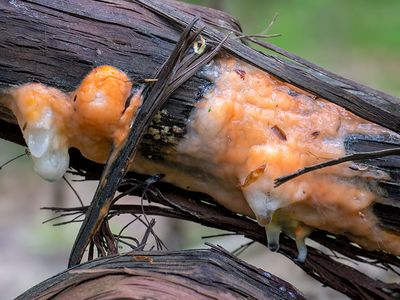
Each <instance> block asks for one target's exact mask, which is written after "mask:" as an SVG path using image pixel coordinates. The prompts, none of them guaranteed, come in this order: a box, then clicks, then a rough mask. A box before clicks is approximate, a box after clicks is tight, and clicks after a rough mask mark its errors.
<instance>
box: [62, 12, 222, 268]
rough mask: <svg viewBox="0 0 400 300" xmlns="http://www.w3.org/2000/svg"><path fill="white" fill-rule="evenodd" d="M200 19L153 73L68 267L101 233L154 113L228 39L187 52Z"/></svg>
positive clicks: (113, 154) (107, 169)
mask: <svg viewBox="0 0 400 300" xmlns="http://www.w3.org/2000/svg"><path fill="white" fill-rule="evenodd" d="M198 20H199V19H198V18H195V19H193V21H192V22H191V23H190V24H189V25H188V26H187V27H186V28H185V30H184V32H183V33H182V36H181V38H180V40H179V41H178V43H177V44H176V46H175V49H174V50H173V52H172V53H171V55H170V57H169V58H168V60H167V61H166V62H165V63H164V65H163V67H162V68H161V70H160V71H158V72H157V73H158V74H156V76H153V78H156V79H157V82H156V83H155V84H154V86H151V87H149V88H148V89H147V90H145V91H144V93H143V98H144V100H143V101H144V103H143V105H142V107H141V108H140V111H139V113H138V115H137V116H136V118H135V120H134V122H133V124H132V126H131V131H130V133H129V135H128V138H127V140H126V141H125V142H124V143H123V144H122V145H121V146H119V147H118V148H116V149H113V150H112V152H111V154H110V157H109V159H108V161H107V164H106V167H105V169H104V171H103V174H102V176H101V178H100V182H99V185H98V187H97V190H96V193H95V195H94V197H93V200H92V202H91V205H90V209H89V210H88V212H87V213H86V217H85V220H84V221H83V224H82V226H81V229H80V230H79V233H78V235H77V238H76V240H75V243H74V246H73V248H72V251H71V256H70V259H69V263H68V265H69V267H71V266H75V265H77V264H79V263H80V261H81V259H82V256H83V254H84V251H85V249H86V247H87V245H89V243H90V241H91V240H92V239H93V237H94V236H95V235H96V234H97V233H98V231H99V228H100V227H101V224H102V223H103V221H104V218H105V217H106V216H107V214H108V210H109V207H110V205H111V203H112V200H113V198H114V194H115V192H116V191H117V189H118V186H119V184H120V182H121V180H122V178H123V177H124V176H125V174H126V172H127V169H128V164H129V162H130V161H131V160H132V158H133V157H134V155H135V153H136V151H137V148H138V145H139V143H140V141H141V138H142V137H143V135H144V133H145V132H146V131H147V129H148V127H149V125H150V122H151V120H152V119H153V117H154V115H155V114H156V113H157V111H158V110H159V109H160V107H161V106H162V105H163V104H164V103H165V101H166V100H167V99H168V98H169V96H171V94H172V93H173V92H174V91H175V90H176V89H177V88H178V87H179V86H180V85H182V84H183V83H184V82H185V81H186V80H187V79H189V78H190V77H192V76H193V75H194V74H195V73H196V72H197V71H198V70H199V69H200V68H201V67H202V66H204V65H205V64H207V63H208V62H209V61H210V60H211V59H212V58H213V57H214V56H215V55H216V54H217V53H218V52H219V50H220V48H221V46H222V45H223V43H224V41H225V40H226V39H225V40H223V41H221V43H220V44H219V45H218V46H216V47H215V48H214V49H210V48H208V49H207V50H205V51H204V53H202V54H201V55H199V54H197V53H192V54H188V53H187V50H188V49H189V48H190V47H191V45H192V43H193V41H194V40H195V39H196V38H197V37H198V35H199V34H200V32H201V29H199V30H198V31H197V32H195V33H194V34H191V30H192V28H193V26H194V25H195V24H196V22H197V21H198ZM189 68H190V69H189Z"/></svg>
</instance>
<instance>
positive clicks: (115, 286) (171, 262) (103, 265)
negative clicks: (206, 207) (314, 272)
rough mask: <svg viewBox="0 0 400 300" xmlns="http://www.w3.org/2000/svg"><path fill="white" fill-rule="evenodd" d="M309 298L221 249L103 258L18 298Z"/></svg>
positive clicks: (128, 254)
mask: <svg viewBox="0 0 400 300" xmlns="http://www.w3.org/2000/svg"><path fill="white" fill-rule="evenodd" d="M99 297H100V298H101V299H121V298H124V299H149V298H152V299H155V298H156V299H176V298H177V297H182V298H185V297H186V298H189V299H305V298H304V296H303V295H302V294H301V293H300V292H299V291H298V290H296V288H294V287H293V286H291V285H290V284H288V283H287V282H284V281H283V280H281V279H279V278H277V277H276V276H274V275H272V274H270V273H268V272H264V271H262V270H260V269H257V268H254V267H252V266H250V265H248V264H245V263H243V261H241V260H239V259H237V258H236V257H234V256H232V255H230V254H229V253H227V252H226V251H224V250H223V249H221V248H218V247H213V248H212V249H211V250H205V249H204V250H191V251H174V252H157V251H153V252H150V253H149V252H135V253H127V254H125V255H121V256H114V257H108V258H103V259H97V260H94V261H91V262H88V263H85V264H82V265H80V266H77V267H75V268H72V269H69V270H66V271H64V272H62V273H60V274H57V275H55V276H53V277H52V278H50V279H48V280H45V281H43V282H42V283H40V284H38V285H36V286H34V287H33V288H31V289H30V290H28V291H26V292H25V293H24V294H22V295H20V296H19V297H17V299H21V300H22V299H89V298H99Z"/></svg>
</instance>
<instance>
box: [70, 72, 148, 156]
mask: <svg viewBox="0 0 400 300" xmlns="http://www.w3.org/2000/svg"><path fill="white" fill-rule="evenodd" d="M131 90H132V83H131V81H130V80H129V78H128V76H127V75H126V74H125V73H124V72H122V71H120V70H118V69H116V68H114V67H112V66H100V67H97V68H96V69H94V70H93V71H92V72H90V73H89V74H88V75H87V76H86V77H85V79H84V80H83V81H82V83H81V85H80V86H79V87H78V89H77V90H76V91H75V92H74V93H72V95H71V98H72V101H73V102H74V104H73V105H74V110H75V112H74V115H73V118H72V124H71V127H74V128H72V130H71V131H70V132H71V134H70V140H71V145H73V146H75V147H76V148H78V149H80V151H81V152H82V153H83V154H84V155H85V156H86V157H87V158H89V159H91V160H94V161H97V162H105V160H106V159H107V157H108V154H109V151H110V148H111V145H112V144H119V143H121V142H122V141H123V140H124V139H125V137H126V135H127V133H128V130H129V126H130V124H131V122H132V118H133V115H134V114H135V113H136V110H137V108H138V107H139V105H140V104H141V100H140V93H137V94H136V95H134V96H132V97H130V93H131Z"/></svg>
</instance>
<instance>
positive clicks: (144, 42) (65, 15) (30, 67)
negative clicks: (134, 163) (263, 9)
mask: <svg viewBox="0 0 400 300" xmlns="http://www.w3.org/2000/svg"><path fill="white" fill-rule="evenodd" d="M195 15H199V16H201V17H202V18H203V21H200V22H198V23H196V28H200V27H202V26H203V25H205V23H207V24H210V23H214V22H216V23H218V24H219V25H221V24H220V23H221V22H222V23H223V24H224V26H225V27H230V28H232V29H234V30H240V28H239V27H238V25H237V24H236V23H235V21H234V20H233V19H232V18H231V17H230V16H227V15H226V14H223V13H221V12H217V11H214V10H209V9H205V8H202V7H195V6H189V5H186V4H183V3H175V2H169V1H168V2H167V1H155V0H147V1H140V0H137V1H124V0H107V1H95V0H91V1H79V0H71V1H65V2H59V1H50V0H30V1H28V0H24V1H2V2H0V88H7V87H9V86H11V85H15V84H21V83H25V82H31V81H40V82H42V83H45V84H49V85H52V86H56V87H59V88H61V89H63V90H67V91H70V90H73V89H74V88H75V87H76V86H77V85H78V83H79V81H80V80H81V78H82V77H83V76H84V75H85V74H86V73H87V72H88V71H89V70H91V69H92V68H93V67H94V66H97V65H102V64H111V65H114V66H116V67H118V68H120V69H122V70H124V71H125V72H127V73H128V74H129V75H130V76H131V77H132V78H134V79H139V80H142V79H144V78H151V77H152V76H153V75H154V74H155V72H156V71H157V70H158V69H159V68H160V66H161V65H162V64H163V63H164V62H165V61H166V60H167V58H168V56H169V55H170V53H171V52H172V50H173V49H174V47H175V43H176V42H177V40H178V39H179V37H180V34H181V31H182V29H183V28H184V27H185V26H186V25H187V24H188V23H189V22H190V21H192V19H193V17H194V16H195ZM203 22H205V23H203ZM203 34H204V36H205V37H206V38H207V39H209V40H211V41H214V42H216V43H218V42H220V41H222V39H223V38H224V37H225V33H223V32H221V31H218V30H216V29H215V28H212V27H209V26H207V27H206V28H205V29H204V31H203ZM265 46H266V47H268V48H270V49H272V50H275V51H276V52H277V53H280V54H282V55H284V56H286V57H288V58H289V59H290V60H286V59H283V58H281V57H272V56H266V55H263V54H260V53H258V52H256V51H254V50H252V49H251V48H249V47H248V46H246V45H245V44H243V43H241V42H239V41H237V40H229V41H228V42H227V43H225V44H224V48H225V50H226V51H227V52H229V53H231V54H233V55H235V56H237V57H240V58H242V59H243V60H245V61H248V62H249V63H251V64H255V65H256V66H258V67H260V68H261V69H264V70H266V71H269V72H270V73H272V74H274V75H276V76H277V77H280V78H282V79H284V80H286V81H288V82H291V83H293V84H295V85H297V86H300V87H301V88H303V89H306V90H309V91H311V92H313V93H314V94H316V95H318V96H321V97H324V98H326V99H328V100H330V101H333V102H335V103H337V104H339V105H341V106H343V107H346V108H348V109H349V110H351V111H353V112H355V113H356V114H358V115H360V116H362V117H364V118H366V119H369V120H371V121H374V122H376V123H378V124H381V125H383V126H386V127H388V128H391V129H393V130H395V131H397V132H400V109H398V108H399V100H398V99H397V98H394V97H392V96H389V95H386V94H384V93H382V92H379V91H375V90H372V89H370V88H367V87H364V86H362V85H359V84H357V83H354V82H351V81H349V80H346V79H343V78H341V77H339V76H336V75H334V74H331V73H329V72H327V71H325V70H322V69H320V68H319V67H317V66H314V65H312V64H310V63H308V62H305V61H303V60H301V59H300V58H298V57H295V56H293V55H291V54H289V53H287V52H285V51H283V50H281V49H278V48H276V47H275V46H273V45H269V44H266V45H265ZM207 84H208V83H207V82H206V81H205V80H204V79H201V78H199V77H197V76H193V77H192V78H191V79H190V80H188V81H187V82H186V83H185V84H184V85H183V86H182V87H180V88H179V89H178V90H177V91H176V92H175V93H174V94H173V95H172V96H171V97H170V98H169V99H168V101H167V102H166V104H165V108H166V109H167V110H168V111H169V112H170V114H169V115H168V116H163V117H162V119H161V123H160V124H161V125H168V126H174V125H175V126H179V127H181V128H184V127H185V123H186V120H187V118H188V116H189V114H190V112H191V110H192V108H193V104H194V103H195V102H196V101H197V100H198V99H199V98H201V94H199V91H201V88H202V87H204V86H206V85H207ZM0 119H1V121H0V137H2V138H5V139H8V140H11V141H14V142H18V143H21V144H23V140H22V139H21V134H20V131H19V129H18V127H17V126H16V125H15V119H13V118H12V117H10V115H9V113H7V112H6V110H5V109H4V108H1V107H0ZM178 138H179V137H178ZM165 146H166V145H165V144H163V143H162V142H154V141H153V140H151V139H150V138H148V137H147V136H144V139H143V140H142V144H141V151H143V152H145V154H146V155H152V156H153V157H156V158H157V157H158V158H162V156H163V151H164V149H165ZM71 166H72V167H74V168H75V169H78V170H82V171H84V173H85V174H86V175H87V176H89V177H90V176H92V177H94V178H99V175H100V174H101V171H102V169H101V167H100V166H98V165H95V164H93V163H90V162H88V161H87V160H84V159H82V157H80V155H79V154H77V153H76V152H73V155H72V161H71ZM131 176H135V178H138V177H137V175H132V174H131ZM122 188H123V187H120V189H122ZM159 189H160V190H161V191H162V192H163V194H164V197H161V196H159V197H158V198H157V197H154V199H153V200H154V201H158V202H160V201H161V202H162V203H163V204H164V205H165V206H166V207H167V208H170V210H167V211H164V212H163V213H161V214H164V215H168V216H173V217H178V218H182V219H188V220H192V221H193V220H194V221H196V222H199V223H202V224H204V225H207V226H212V227H216V228H222V229H226V230H230V231H233V232H236V233H239V234H243V235H245V236H247V237H250V238H252V239H254V240H256V241H259V242H260V243H263V244H266V238H265V234H264V232H263V229H262V228H260V227H258V225H257V224H256V223H255V222H254V221H252V220H249V219H247V218H242V217H239V216H236V215H234V214H232V213H230V212H228V211H226V210H224V209H222V208H220V207H216V206H215V205H205V204H204V203H200V202H195V201H190V200H188V199H189V198H190V199H205V198H204V197H205V196H203V195H202V196H198V195H196V194H193V193H186V192H185V191H182V190H180V189H176V188H174V187H171V186H169V185H160V186H159ZM157 199H158V200H157ZM167 200H168V201H167ZM171 209H172V210H171ZM157 212H158V211H157ZM149 213H151V211H150V212H149ZM154 213H156V211H154ZM312 238H313V239H314V240H316V241H318V242H319V243H321V244H322V245H325V246H327V247H328V248H330V249H331V250H333V251H336V252H338V253H342V254H344V255H345V256H347V257H350V258H352V259H355V260H361V261H363V260H365V259H372V260H374V262H375V263H376V264H377V265H379V266H397V267H398V266H399V262H398V259H397V258H395V257H393V256H390V255H383V254H381V253H375V252H368V251H364V250H362V249H359V248H357V247H355V246H353V245H352V244H350V243H349V242H348V241H347V240H346V239H343V238H339V237H337V238H335V239H332V238H330V237H329V235H327V234H326V233H323V232H317V233H315V234H313V235H312ZM280 251H281V253H283V254H285V255H286V256H288V257H291V258H294V257H295V255H296V250H295V245H294V243H293V241H291V240H290V239H289V238H288V237H284V238H283V241H282V247H281V250H280ZM309 252H310V254H309V256H308V259H307V261H306V263H305V264H299V263H298V264H299V265H300V267H302V268H303V269H304V270H305V271H306V272H307V273H309V274H310V275H311V276H313V277H314V278H316V279H318V280H320V281H321V282H323V283H324V284H326V285H329V286H332V287H333V288H335V289H337V290H340V291H342V292H343V293H345V294H347V295H349V296H351V297H360V298H365V299H368V298H371V299H372V298H373V299H378V298H390V297H391V296H393V295H395V293H396V292H397V293H398V292H399V289H400V288H399V286H398V285H389V284H385V283H382V282H380V281H375V280H373V279H371V278H369V277H367V276H365V275H363V274H361V273H359V272H357V271H356V270H354V269H352V268H350V267H347V266H344V265H342V264H339V263H338V262H336V261H335V260H333V259H331V258H330V257H328V256H327V255H325V254H323V253H321V252H319V251H317V250H315V249H310V251H309Z"/></svg>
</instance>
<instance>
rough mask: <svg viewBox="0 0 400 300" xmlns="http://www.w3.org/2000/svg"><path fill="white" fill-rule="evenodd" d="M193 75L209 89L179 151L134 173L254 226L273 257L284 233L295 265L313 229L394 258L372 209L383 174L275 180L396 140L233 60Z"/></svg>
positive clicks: (343, 171) (348, 169) (391, 237)
mask: <svg viewBox="0 0 400 300" xmlns="http://www.w3.org/2000/svg"><path fill="white" fill-rule="evenodd" d="M201 75H202V76H204V77H206V78H208V79H209V80H210V81H212V82H214V85H213V86H212V87H211V88H210V89H209V91H208V92H206V93H205V95H204V97H203V99H202V100H201V101H200V102H199V103H198V104H197V109H196V110H194V111H193V113H192V115H191V117H190V122H189V124H188V126H187V133H186V135H185V136H184V138H183V139H182V140H181V141H180V143H179V144H178V145H177V146H176V148H177V152H176V153H171V154H170V155H169V157H168V159H167V160H166V161H168V163H162V162H149V161H147V160H145V159H139V160H136V161H135V168H136V169H137V170H138V171H140V172H145V173H152V172H163V173H166V174H167V176H166V178H165V179H166V180H167V181H170V182H172V183H174V184H176V185H178V186H182V187H184V188H186V189H191V190H195V191H201V192H204V193H207V194H209V195H211V196H213V197H214V198H215V199H216V200H217V201H218V202H219V203H221V204H222V205H224V206H225V207H227V208H228V209H230V210H232V211H235V212H238V213H242V214H245V215H250V216H254V217H256V218H257V220H258V222H259V224H260V225H262V226H264V227H265V228H266V233H267V236H268V243H269V247H270V249H272V250H277V249H278V247H279V234H280V233H281V231H284V232H286V233H287V234H289V235H290V236H292V237H293V238H294V239H295V240H296V243H297V247H298V249H299V254H298V259H299V260H300V261H303V260H304V259H305V257H306V254H307V248H306V246H305V242H304V239H305V238H306V237H307V236H308V235H309V234H310V233H311V232H312V229H313V228H318V229H322V230H326V231H328V232H331V233H335V234H343V235H346V236H347V237H349V238H350V239H352V240H353V241H355V242H357V243H359V244H360V245H361V246H363V247H365V248H367V249H375V250H384V251H387V252H390V253H393V254H397V255H398V254H400V236H398V235H396V234H394V233H391V232H389V231H385V230H383V229H382V228H380V227H379V225H378V222H377V219H376V217H375V216H374V215H373V213H372V208H371V205H372V204H373V203H374V201H379V197H380V196H378V195H377V193H375V192H376V189H378V187H377V186H376V184H375V183H374V180H375V179H379V180H383V179H386V178H388V175H387V174H386V173H384V172H380V171H378V170H373V169H368V168H362V167H359V166H357V165H355V164H354V163H351V162H349V163H343V164H340V165H336V166H332V167H329V168H324V169H321V170H318V171H314V172H311V173H308V174H305V175H302V176H300V177H298V178H296V179H293V180H291V181H289V182H287V183H285V184H283V185H281V186H279V187H278V188H274V179H276V178H278V177H280V176H283V175H288V174H290V173H292V172H294V171H297V170H298V169H301V168H303V167H305V166H309V165H313V164H316V163H320V162H323V161H326V160H330V159H335V158H339V157H341V156H344V155H345V154H346V153H345V145H344V141H345V137H346V136H348V135H350V134H356V133H357V134H367V135H375V134H376V135H380V134H388V135H394V136H396V137H397V138H399V137H398V135H396V134H395V133H393V132H391V131H389V130H387V129H385V128H382V127H381V126H379V125H376V124H373V123H371V122H368V121H366V120H363V119H361V118H359V117H357V116H355V115H354V114H352V113H350V112H348V111H346V110H345V109H343V108H341V107H339V106H337V105H335V104H333V103H331V102H328V101H326V100H324V99H321V98H317V97H315V96H313V95H311V94H308V93H306V92H304V91H302V90H299V89H298V88H296V87H294V86H291V85H289V84H287V83H284V82H282V81H281V80H279V79H277V78H275V77H273V76H271V75H269V74H267V73H266V72H263V71H260V70H259V69H257V68H255V67H252V66H250V65H248V64H245V63H243V62H241V61H238V60H236V59H232V58H221V59H219V60H216V61H214V62H212V63H211V64H209V65H208V66H206V67H205V68H204V69H203V70H202V74H201ZM188 170H191V172H188ZM374 189H375V192H374Z"/></svg>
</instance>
